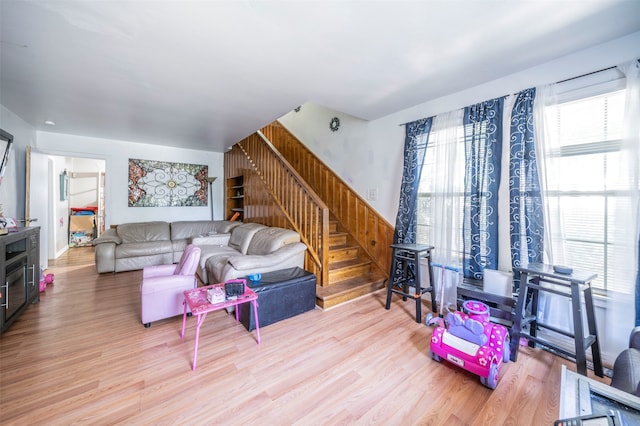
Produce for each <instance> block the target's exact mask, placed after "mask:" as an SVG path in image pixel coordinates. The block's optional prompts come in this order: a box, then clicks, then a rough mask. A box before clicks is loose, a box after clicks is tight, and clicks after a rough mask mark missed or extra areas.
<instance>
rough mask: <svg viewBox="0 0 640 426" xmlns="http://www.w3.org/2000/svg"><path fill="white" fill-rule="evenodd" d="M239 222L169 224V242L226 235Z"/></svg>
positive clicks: (194, 221) (214, 221)
mask: <svg viewBox="0 0 640 426" xmlns="http://www.w3.org/2000/svg"><path fill="white" fill-rule="evenodd" d="M240 224H241V222H231V221H229V220H185V221H178V222H172V223H171V240H172V241H176V240H182V239H187V238H191V237H201V236H206V235H211V234H228V233H229V232H230V231H231V229H233V228H235V227H236V226H238V225H240Z"/></svg>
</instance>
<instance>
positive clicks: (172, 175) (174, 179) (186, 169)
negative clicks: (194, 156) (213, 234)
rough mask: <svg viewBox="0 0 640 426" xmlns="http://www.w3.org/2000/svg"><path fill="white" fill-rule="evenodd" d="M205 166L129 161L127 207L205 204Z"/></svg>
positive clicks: (206, 197)
mask: <svg viewBox="0 0 640 426" xmlns="http://www.w3.org/2000/svg"><path fill="white" fill-rule="evenodd" d="M208 174H209V168H208V166H205V165H201V164H187V163H170V162H167V161H154V160H139V159H131V158H130V159H129V207H184V206H206V205H207V204H208V189H207V176H208Z"/></svg>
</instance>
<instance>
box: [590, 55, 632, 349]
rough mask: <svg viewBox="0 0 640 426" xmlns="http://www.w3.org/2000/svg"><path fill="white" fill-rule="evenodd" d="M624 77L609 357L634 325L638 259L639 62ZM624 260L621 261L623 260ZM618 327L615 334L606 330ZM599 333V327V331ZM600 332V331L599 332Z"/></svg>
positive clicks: (615, 180) (622, 344) (608, 310)
mask: <svg viewBox="0 0 640 426" xmlns="http://www.w3.org/2000/svg"><path fill="white" fill-rule="evenodd" d="M618 69H619V70H620V71H621V72H622V73H623V74H624V75H625V77H626V88H625V106H624V118H623V124H622V144H621V145H622V146H621V149H620V154H619V155H618V162H617V164H614V168H613V171H614V172H615V174H612V176H611V181H612V185H615V186H616V188H617V189H618V190H619V191H620V193H621V196H620V197H619V198H620V199H619V200H618V202H617V203H616V204H615V208H616V210H615V219H614V224H613V230H612V232H614V233H615V236H614V238H615V241H616V242H618V244H616V245H615V247H614V248H613V253H612V256H611V257H613V258H614V259H620V260H622V261H620V262H616V268H617V270H616V275H619V279H620V281H621V282H623V283H624V287H623V288H621V289H616V291H609V292H607V296H608V297H607V299H606V325H605V334H604V336H605V339H606V340H604V341H603V342H602V343H601V346H603V347H605V346H604V345H605V344H607V345H608V346H609V347H611V352H612V356H617V355H618V354H619V353H620V352H621V351H622V350H624V349H625V348H626V347H627V345H628V341H629V333H630V332H631V329H632V328H633V326H634V323H635V317H634V312H635V309H637V306H634V302H635V299H634V294H635V277H636V271H637V267H638V265H637V262H638V233H639V232H640V230H639V227H640V225H639V224H638V222H639V221H640V210H639V209H640V206H639V204H638V203H639V200H638V197H639V191H640V66H639V65H638V61H633V62H629V63H626V64H623V65H621V66H619V67H618ZM623 259H624V260H623ZM610 330H611V331H613V330H618V333H610V332H609V331H610ZM598 331H599V332H600V330H598ZM601 334H602V333H601Z"/></svg>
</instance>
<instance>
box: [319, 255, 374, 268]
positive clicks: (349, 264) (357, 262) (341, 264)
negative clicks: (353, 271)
mask: <svg viewBox="0 0 640 426" xmlns="http://www.w3.org/2000/svg"><path fill="white" fill-rule="evenodd" d="M370 264H371V259H369V258H366V257H357V258H355V259H347V260H340V261H338V262H332V263H330V264H329V271H335V270H339V269H343V268H354V267H358V266H364V265H370Z"/></svg>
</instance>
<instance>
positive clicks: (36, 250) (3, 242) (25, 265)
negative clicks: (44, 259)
mask: <svg viewBox="0 0 640 426" xmlns="http://www.w3.org/2000/svg"><path fill="white" fill-rule="evenodd" d="M0 248H1V249H2V253H3V255H2V257H0V283H2V285H1V286H0V332H2V331H4V330H5V329H6V328H7V327H9V326H10V325H11V324H12V323H13V321H15V320H16V318H18V317H19V316H20V314H22V312H24V310H25V309H27V307H28V306H29V305H30V304H31V303H37V302H39V301H40V228H39V227H32V228H20V229H18V230H17V231H15V232H10V233H9V234H7V235H2V236H0Z"/></svg>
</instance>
